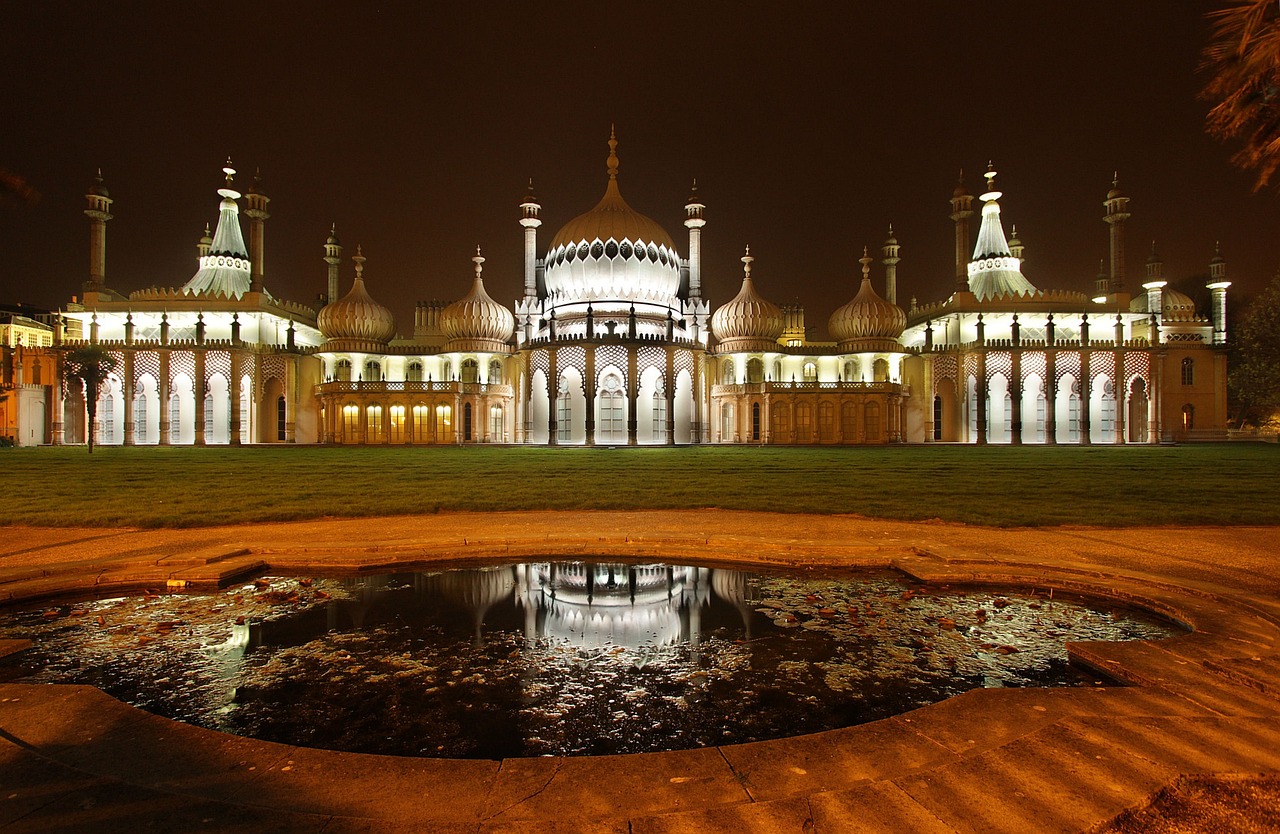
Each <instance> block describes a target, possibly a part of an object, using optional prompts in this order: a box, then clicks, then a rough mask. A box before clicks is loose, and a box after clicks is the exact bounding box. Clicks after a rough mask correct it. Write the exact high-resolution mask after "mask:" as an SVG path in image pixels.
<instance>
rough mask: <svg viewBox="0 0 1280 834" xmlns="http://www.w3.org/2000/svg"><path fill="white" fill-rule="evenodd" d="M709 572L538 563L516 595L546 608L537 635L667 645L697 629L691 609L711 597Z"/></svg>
mask: <svg viewBox="0 0 1280 834" xmlns="http://www.w3.org/2000/svg"><path fill="white" fill-rule="evenodd" d="M707 573H708V569H706V568H692V567H666V566H663V565H622V564H600V565H593V564H583V563H573V564H539V565H535V566H533V571H532V572H531V574H532V575H531V576H530V580H529V584H528V586H527V587H526V588H524V589H523V591H524V595H523V596H521V597H518V599H519V600H520V603H521V604H523V605H525V606H539V607H541V608H542V610H543V611H544V613H545V617H544V619H543V623H542V628H541V629H540V631H539V636H543V637H549V638H552V639H558V640H565V641H568V642H571V643H574V644H577V645H581V646H588V647H601V646H606V645H613V646H625V647H629V648H640V647H642V646H664V645H671V644H674V643H676V642H678V641H679V640H680V639H681V638H682V637H685V636H688V635H689V633H690V632H691V631H696V629H694V628H690V627H688V626H687V623H688V618H689V614H690V612H691V611H696V610H697V609H698V608H700V607H701V606H703V605H705V604H707V602H708V601H709V592H710V583H709V582H708V581H707V580H708V577H707ZM694 636H696V635H694Z"/></svg>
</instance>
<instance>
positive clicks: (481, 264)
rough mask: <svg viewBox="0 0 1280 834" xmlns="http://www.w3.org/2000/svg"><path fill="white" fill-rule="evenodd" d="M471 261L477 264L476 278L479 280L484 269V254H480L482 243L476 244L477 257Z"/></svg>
mask: <svg viewBox="0 0 1280 834" xmlns="http://www.w3.org/2000/svg"><path fill="white" fill-rule="evenodd" d="M471 262H472V263H473V264H475V265H476V280H477V281H479V280H480V273H481V272H482V271H483V270H484V256H483V255H481V254H480V244H478V243H477V244H476V254H475V257H473V258H472V259H471Z"/></svg>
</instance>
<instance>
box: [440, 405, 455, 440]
mask: <svg viewBox="0 0 1280 834" xmlns="http://www.w3.org/2000/svg"><path fill="white" fill-rule="evenodd" d="M436 442H437V443H452V442H453V406H449V405H438V406H436Z"/></svg>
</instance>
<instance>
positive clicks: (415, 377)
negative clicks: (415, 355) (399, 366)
mask: <svg viewBox="0 0 1280 834" xmlns="http://www.w3.org/2000/svg"><path fill="white" fill-rule="evenodd" d="M404 378H405V381H406V382H422V363H421V362H419V361H418V360H416V359H415V360H413V361H412V362H410V363H409V364H408V365H406V366H405V369H404Z"/></svg>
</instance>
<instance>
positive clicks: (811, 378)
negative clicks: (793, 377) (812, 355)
mask: <svg viewBox="0 0 1280 834" xmlns="http://www.w3.org/2000/svg"><path fill="white" fill-rule="evenodd" d="M800 373H801V376H802V378H803V379H804V381H805V382H817V381H818V366H817V364H816V363H814V362H805V363H804V368H803V369H802V370H801V372H800Z"/></svg>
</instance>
